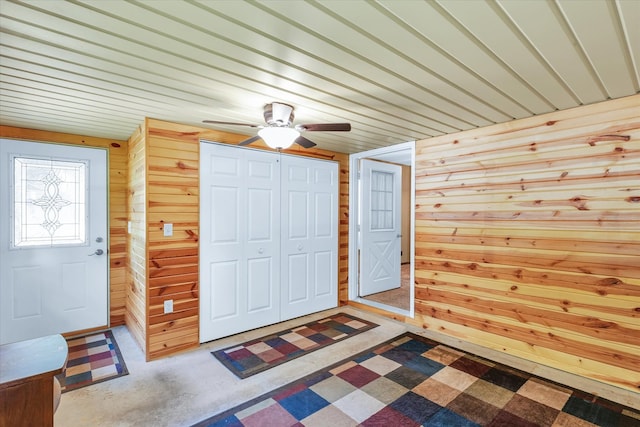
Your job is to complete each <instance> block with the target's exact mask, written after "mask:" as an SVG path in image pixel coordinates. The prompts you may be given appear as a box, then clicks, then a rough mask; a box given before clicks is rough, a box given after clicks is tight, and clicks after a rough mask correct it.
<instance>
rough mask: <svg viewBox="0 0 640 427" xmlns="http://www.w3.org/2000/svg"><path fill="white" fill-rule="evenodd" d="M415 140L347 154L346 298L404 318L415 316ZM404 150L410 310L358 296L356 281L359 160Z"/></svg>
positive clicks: (358, 277)
mask: <svg viewBox="0 0 640 427" xmlns="http://www.w3.org/2000/svg"><path fill="white" fill-rule="evenodd" d="M415 147H416V143H415V141H409V142H405V143H402V144H396V145H392V146H389V147H382V148H378V149H375V150H370V151H364V152H361V153H355V154H351V155H350V156H349V300H350V301H356V302H359V303H361V304H364V305H369V306H372V307H376V308H381V309H383V310H386V311H390V312H394V313H397V314H401V315H403V316H407V317H411V318H413V317H414V313H415V307H414V281H415V278H414V268H413V266H414V263H415V206H416V203H415V194H416V191H415V158H416V156H415V151H416V148H415ZM403 151H406V152H407V155H410V156H411V215H410V218H411V229H410V259H411V266H412V268H411V269H410V270H411V278H410V280H411V291H410V302H409V310H408V311H407V310H402V309H399V308H396V307H391V306H388V305H385V304H380V303H377V302H374V301H369V300H367V299H365V298H360V297H359V296H358V283H359V279H360V271H359V265H358V264H359V263H358V258H359V257H358V251H359V250H360V247H359V246H360V245H359V235H358V234H359V233H358V218H359V216H360V206H359V205H360V201H359V197H360V195H359V193H360V189H359V178H358V172H359V164H360V160H361V159H364V158H370V159H376V158H381V159H384V158H385V157H386V158H390V157H392V156H393V155H394V154H399V153H400V152H403Z"/></svg>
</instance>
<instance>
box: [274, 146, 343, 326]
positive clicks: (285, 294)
mask: <svg viewBox="0 0 640 427" xmlns="http://www.w3.org/2000/svg"><path fill="white" fill-rule="evenodd" d="M281 159H282V166H281V171H282V179H281V189H282V196H281V197H282V282H281V285H282V288H281V295H282V306H281V320H287V319H292V318H294V317H298V316H303V315H305V314H309V313H314V312H317V311H321V310H326V309H329V308H332V307H336V306H337V305H338V295H337V293H338V188H339V179H338V164H337V163H333V162H326V161H320V160H312V159H308V158H302V157H294V156H282V157H281Z"/></svg>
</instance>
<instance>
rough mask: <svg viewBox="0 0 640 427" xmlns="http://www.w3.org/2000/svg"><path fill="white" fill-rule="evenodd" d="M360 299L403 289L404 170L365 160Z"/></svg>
mask: <svg viewBox="0 0 640 427" xmlns="http://www.w3.org/2000/svg"><path fill="white" fill-rule="evenodd" d="M360 177H361V189H362V191H361V197H362V202H361V207H362V210H361V218H360V221H361V226H360V238H361V242H362V243H361V249H360V258H361V259H360V263H361V266H360V273H361V274H360V291H359V292H360V296H366V295H371V294H374V293H377V292H383V291H388V290H390V289H395V288H399V287H400V238H401V237H402V236H401V234H400V224H401V217H400V210H401V203H402V193H401V192H402V167H401V166H398V165H395V164H391V163H383V162H377V161H374V160H367V159H362V163H361V170H360Z"/></svg>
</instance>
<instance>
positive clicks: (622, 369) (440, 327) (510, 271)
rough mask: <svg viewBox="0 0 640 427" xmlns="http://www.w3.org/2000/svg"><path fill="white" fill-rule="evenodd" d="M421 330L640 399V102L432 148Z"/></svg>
mask: <svg viewBox="0 0 640 427" xmlns="http://www.w3.org/2000/svg"><path fill="white" fill-rule="evenodd" d="M416 149H417V154H416V165H417V167H416V204H417V206H416V236H415V237H416V267H415V268H416V271H415V276H416V295H415V297H416V307H415V308H416V313H417V317H416V319H415V322H416V323H418V324H421V325H422V326H423V327H424V328H426V329H433V330H437V331H440V332H443V333H445V334H449V335H452V336H455V337H458V338H462V339H464V340H467V341H471V342H474V343H477V344H481V345H484V346H488V347H491V348H494V349H498V350H500V351H505V352H508V353H512V354H515V355H517V356H521V357H524V358H526V359H530V360H533V361H536V362H539V363H543V364H545V365H550V366H553V367H556V368H559V369H562V370H565V371H569V372H574V373H577V374H580V375H584V376H586V377H589V378H594V379H597V380H599V381H603V382H607V383H611V384H615V385H617V386H620V387H625V388H627V389H630V390H634V391H636V392H637V391H639V390H640V356H639V355H640V96H637V95H636V96H632V97H628V98H623V99H619V100H615V101H608V102H606V103H600V104H594V105H591V106H585V107H580V108H575V109H571V110H566V111H561V112H556V113H551V114H547V115H543V116H539V117H534V118H530V119H523V120H518V121H512V122H509V123H505V124H503V125H495V126H491V127H486V128H481V129H476V130H472V131H466V132H461V133H457V134H453V135H448V136H442V137H437V138H432V139H427V140H423V141H419V142H418V143H417V147H416Z"/></svg>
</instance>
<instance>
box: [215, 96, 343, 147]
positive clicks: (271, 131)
mask: <svg viewBox="0 0 640 427" xmlns="http://www.w3.org/2000/svg"><path fill="white" fill-rule="evenodd" d="M293 117H294V116H293V107H292V106H291V105H288V104H283V103H280V102H272V103H270V104H267V105H265V106H264V121H265V122H266V125H254V124H250V123H236V122H223V121H217V120H203V123H210V124H218V125H231V126H248V127H252V128H259V129H260V130H259V131H258V135H256V136H252V137H251V138H248V139H245V140H244V141H242V142H240V143H239V144H238V145H249V144H251V143H252V142H255V141H257V140H259V139H262V140H264V142H265V143H266V144H267V145H268V146H269V147H271V148H273V149H277V150H281V149H286V148H289V147H290V146H291V145H292V144H293V143H296V144H298V145H300V146H302V147H304V148H311V147H313V146H315V145H316V144H315V143H314V142H313V141H310V140H308V139H307V138H305V137H304V136H301V135H300V133H302V132H349V131H350V130H351V124H350V123H315V124H299V125H295V126H293V127H292V124H293Z"/></svg>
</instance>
